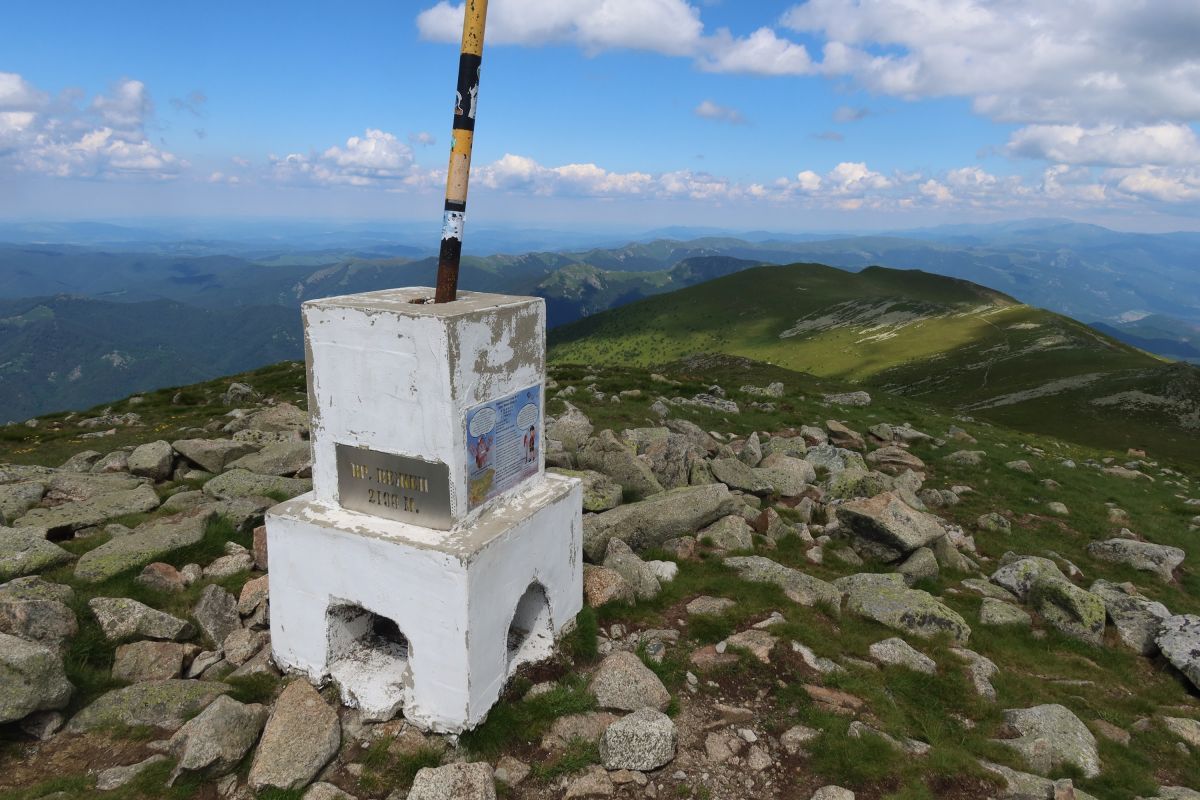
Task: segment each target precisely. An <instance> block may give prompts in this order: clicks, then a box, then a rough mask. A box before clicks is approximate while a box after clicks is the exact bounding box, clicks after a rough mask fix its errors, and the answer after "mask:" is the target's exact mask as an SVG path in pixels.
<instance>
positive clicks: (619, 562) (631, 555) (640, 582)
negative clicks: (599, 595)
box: [604, 538, 662, 600]
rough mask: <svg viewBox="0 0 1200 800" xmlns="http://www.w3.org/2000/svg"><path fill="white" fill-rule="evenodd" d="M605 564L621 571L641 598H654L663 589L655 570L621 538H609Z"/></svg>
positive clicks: (618, 571)
mask: <svg viewBox="0 0 1200 800" xmlns="http://www.w3.org/2000/svg"><path fill="white" fill-rule="evenodd" d="M604 566H606V567H608V568H609V569H611V570H615V571H616V572H617V573H619V574H620V575H621V577H622V578H624V579H625V582H626V583H628V584H629V586H630V588H632V589H633V593H634V595H635V596H636V597H637V599H639V600H652V599H654V598H655V597H657V596H658V593H659V591H661V589H662V587H661V586H660V585H659V582H658V577H657V576H656V575H655V574H654V570H653V569H651V567H650V566H649V565H647V564H646V562H645V561H642V559H640V558H638V555H637V553H635V552H633V550H632V549H630V547H629V545H627V544H625V542H623V541H621V540H620V539H616V538H613V539H609V540H608V549H607V550H606V551H605V554H604Z"/></svg>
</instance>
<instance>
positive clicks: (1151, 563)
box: [1088, 539, 1187, 582]
mask: <svg viewBox="0 0 1200 800" xmlns="http://www.w3.org/2000/svg"><path fill="white" fill-rule="evenodd" d="M1088 554H1089V555H1091V556H1092V558H1098V559H1100V560H1101V561H1109V562H1112V563H1114V564H1128V565H1129V566H1131V567H1133V568H1134V569H1137V570H1141V571H1142V572H1152V573H1154V574H1155V575H1157V576H1158V577H1159V578H1161V579H1163V580H1164V581H1168V582H1169V581H1172V580H1174V577H1175V568H1176V567H1178V566H1179V565H1180V564H1182V563H1183V559H1184V558H1185V557H1186V555H1187V554H1186V553H1185V552H1184V551H1183V550H1181V549H1179V548H1178V547H1168V546H1167V545H1163V544H1151V543H1150V542H1139V541H1136V540H1134V539H1109V540H1108V541H1106V542H1092V543H1091V544H1089V545H1088Z"/></svg>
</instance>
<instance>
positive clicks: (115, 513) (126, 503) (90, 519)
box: [17, 485, 159, 533]
mask: <svg viewBox="0 0 1200 800" xmlns="http://www.w3.org/2000/svg"><path fill="white" fill-rule="evenodd" d="M158 506H159V499H158V495H157V494H155V492H154V489H153V488H151V487H149V486H144V485H143V486H138V487H137V488H135V489H129V490H127V491H115V492H106V493H104V494H98V495H95V496H93V497H89V498H87V499H83V500H75V501H72V502H64V503H63V504H62V505H58V506H54V507H53V508H32V509H30V510H29V512H28V513H26V514H25V516H23V517H21V518H20V519H19V520H17V525H18V526H20V527H32V528H44V529H46V530H47V531H49V532H51V533H60V532H71V531H77V530H80V529H81V528H90V527H92V526H93V525H103V524H104V523H106V522H108V521H109V520H111V519H116V518H117V517H123V516H126V515H127V514H144V513H145V512H147V511H153V510H154V509H156V508H158Z"/></svg>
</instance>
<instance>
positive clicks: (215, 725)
mask: <svg viewBox="0 0 1200 800" xmlns="http://www.w3.org/2000/svg"><path fill="white" fill-rule="evenodd" d="M266 721H267V709H266V707H264V706H261V705H258V704H257V703H254V704H249V705H245V704H242V703H239V702H237V701H236V700H233V699H231V698H229V697H224V696H222V697H218V698H217V699H216V700H214V701H213V702H212V704H211V705H209V706H208V708H206V709H204V710H203V711H201V712H200V714H199V715H198V716H197V717H195V718H194V719H192V720H190V721H188V722H187V723H186V724H185V725H184V726H183V727H182V728H180V729H179V730H178V731H176V732H175V735H174V736H172V737H171V740H170V744H169V745H168V746H169V748H170V752H171V754H172V755H174V756H175V758H176V759H177V762H176V765H175V771H174V773H172V775H171V780H170V783H174V782H175V779H176V778H177V777H179V776H180V775H182V774H183V773H185V772H197V773H201V774H203V775H204V776H205V777H208V778H218V777H221V776H223V775H227V774H229V773H230V772H233V770H235V769H236V768H237V766H238V764H239V763H241V761H242V759H243V758H244V757H245V755H246V753H248V752H249V751H250V748H251V747H253V746H254V743H255V742H256V741H258V734H259V732H260V731H262V729H263V725H264V724H266Z"/></svg>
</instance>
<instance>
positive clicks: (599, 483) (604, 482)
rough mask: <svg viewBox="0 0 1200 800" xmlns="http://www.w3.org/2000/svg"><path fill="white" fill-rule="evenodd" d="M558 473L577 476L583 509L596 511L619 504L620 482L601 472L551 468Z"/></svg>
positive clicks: (569, 476)
mask: <svg viewBox="0 0 1200 800" xmlns="http://www.w3.org/2000/svg"><path fill="white" fill-rule="evenodd" d="M547 471H548V472H553V473H556V474H558V475H566V476H567V477H568V478H578V479H579V480H580V481H581V482H582V483H583V510H584V511H591V512H594V513H598V512H601V511H608V510H609V509H610V508H616V507H617V506H619V505H621V497H622V490H621V484H619V483H617V482H616V481H614V480H613V479H612V478H610V477H608V476H607V475H604V474H602V473H599V472H596V471H595V470H590V469H582V470H578V469H559V468H555V469H551V470H547Z"/></svg>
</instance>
